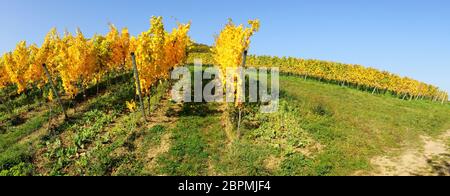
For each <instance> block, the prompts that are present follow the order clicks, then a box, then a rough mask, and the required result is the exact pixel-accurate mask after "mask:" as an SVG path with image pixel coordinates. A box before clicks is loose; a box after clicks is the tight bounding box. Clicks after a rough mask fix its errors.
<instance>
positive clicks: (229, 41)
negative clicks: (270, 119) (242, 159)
mask: <svg viewBox="0 0 450 196" xmlns="http://www.w3.org/2000/svg"><path fill="white" fill-rule="evenodd" d="M248 24H249V25H250V27H247V28H245V27H244V25H239V26H236V25H235V24H234V23H233V21H232V20H231V19H230V20H229V21H228V23H227V24H226V25H225V28H224V29H223V30H222V31H221V33H220V34H219V36H217V37H216V42H215V45H214V47H213V49H212V51H213V56H214V59H215V61H216V63H217V65H218V66H219V67H220V69H221V70H222V76H223V79H222V81H223V84H224V86H230V85H231V86H234V92H232V93H233V94H234V95H235V96H234V99H235V101H234V102H235V107H237V108H238V109H239V120H238V137H239V135H240V133H239V128H240V122H241V116H242V115H241V113H242V110H241V109H242V101H243V100H242V99H241V97H245V95H244V93H245V92H243V89H241V86H242V84H243V82H244V78H242V75H241V73H240V71H239V70H240V69H239V68H240V67H241V66H242V64H243V61H244V58H245V57H246V55H247V54H246V53H247V50H248V48H249V46H250V38H251V37H252V35H253V34H254V33H255V32H257V31H258V30H259V27H260V24H259V21H258V20H250V21H248ZM227 78H231V82H232V84H227V83H226V82H230V81H226V80H227Z"/></svg>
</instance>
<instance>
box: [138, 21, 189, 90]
mask: <svg viewBox="0 0 450 196" xmlns="http://www.w3.org/2000/svg"><path fill="white" fill-rule="evenodd" d="M162 20H163V19H162V17H152V18H151V20H150V25H151V26H150V29H149V30H148V31H147V32H143V33H141V34H140V35H139V36H138V37H137V38H132V39H131V48H132V50H133V51H135V54H136V66H137V68H138V71H139V79H140V85H141V87H142V93H144V95H148V94H149V93H150V89H151V87H152V86H153V85H155V84H157V82H158V81H160V80H162V79H167V78H168V77H169V72H170V70H171V69H172V68H173V67H175V66H177V65H180V64H182V63H183V62H184V61H185V58H186V49H187V47H188V45H189V44H190V38H189V36H188V32H189V29H190V23H188V24H179V25H178V27H177V28H175V29H173V31H172V32H171V33H168V32H166V31H165V29H164V24H163V21H162Z"/></svg>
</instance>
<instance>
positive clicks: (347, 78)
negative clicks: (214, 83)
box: [188, 50, 448, 101]
mask: <svg viewBox="0 0 450 196" xmlns="http://www.w3.org/2000/svg"><path fill="white" fill-rule="evenodd" d="M195 59H202V62H203V64H211V65H213V64H215V61H214V58H213V55H212V53H208V52H206V51H205V50H202V51H195V52H192V53H190V54H189V56H188V63H191V64H193V63H194V60H195ZM247 65H248V66H253V67H279V68H280V71H281V72H283V73H289V74H295V75H299V76H303V77H312V78H316V79H318V80H326V81H330V82H334V83H339V84H341V85H351V86H356V87H358V88H364V89H371V90H373V92H392V93H393V94H395V95H397V96H399V97H401V98H403V99H429V100H433V101H444V100H448V94H447V93H446V92H445V91H442V90H440V89H439V88H438V87H435V86H433V85H429V84H426V83H423V82H420V81H417V80H414V79H411V78H408V77H400V76H398V75H395V74H392V73H389V72H387V71H379V70H377V69H374V68H366V67H363V66H360V65H351V64H342V63H335V62H328V61H321V60H307V59H300V58H292V57H282V58H280V57H275V56H256V55H250V56H248V58H247Z"/></svg>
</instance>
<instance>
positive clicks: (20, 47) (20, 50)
mask: <svg viewBox="0 0 450 196" xmlns="http://www.w3.org/2000/svg"><path fill="white" fill-rule="evenodd" d="M30 63H31V61H30V48H28V47H27V43H26V42H25V41H21V42H19V43H18V44H17V46H16V49H15V50H14V51H13V52H12V53H7V54H5V56H4V64H5V68H6V72H7V73H8V75H9V78H10V81H11V82H12V83H14V84H16V86H17V93H18V94H20V93H22V92H23V91H25V89H26V87H27V83H28V81H27V78H26V74H25V73H26V71H27V70H28V68H29V66H30Z"/></svg>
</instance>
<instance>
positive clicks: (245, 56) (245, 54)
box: [236, 50, 248, 139]
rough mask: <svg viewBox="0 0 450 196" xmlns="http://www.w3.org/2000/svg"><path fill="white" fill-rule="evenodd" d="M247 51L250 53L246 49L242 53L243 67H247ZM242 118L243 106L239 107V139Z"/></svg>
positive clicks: (239, 136)
mask: <svg viewBox="0 0 450 196" xmlns="http://www.w3.org/2000/svg"><path fill="white" fill-rule="evenodd" d="M247 53H248V52H247V50H245V51H244V53H243V54H242V67H241V69H244V67H245V63H246V61H247ZM241 79H243V80H245V78H241ZM244 93H245V92H244ZM244 97H245V95H244ZM236 99H239V97H236ZM241 120H242V108H241V107H239V119H238V127H237V135H238V139H239V138H241Z"/></svg>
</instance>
